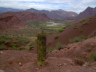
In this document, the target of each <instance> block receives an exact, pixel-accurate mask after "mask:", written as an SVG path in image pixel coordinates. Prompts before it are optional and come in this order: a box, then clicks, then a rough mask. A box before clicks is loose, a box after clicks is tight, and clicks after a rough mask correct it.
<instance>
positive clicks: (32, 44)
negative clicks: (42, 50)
mask: <svg viewBox="0 0 96 72" xmlns="http://www.w3.org/2000/svg"><path fill="white" fill-rule="evenodd" d="M35 43H36V42H32V43H31V44H29V45H28V46H32V45H33V44H35Z"/></svg>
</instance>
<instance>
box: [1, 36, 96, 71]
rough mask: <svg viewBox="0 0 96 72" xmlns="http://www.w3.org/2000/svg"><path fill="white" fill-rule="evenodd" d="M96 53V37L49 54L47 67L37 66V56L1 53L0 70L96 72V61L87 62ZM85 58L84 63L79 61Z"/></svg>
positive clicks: (12, 51)
mask: <svg viewBox="0 0 96 72" xmlns="http://www.w3.org/2000/svg"><path fill="white" fill-rule="evenodd" d="M91 51H96V37H95V38H91V39H88V40H84V41H82V42H78V43H74V44H69V45H67V46H66V47H64V48H63V49H61V50H55V51H52V52H49V53H47V56H46V66H45V67H38V66H37V54H36V53H32V52H24V51H17V50H2V52H1V51H0V69H1V70H4V71H5V72H96V61H91V62H90V61H87V60H86V59H88V58H89V57H90V52H91ZM78 56H82V57H83V58H84V62H82V61H80V60H78V59H77V57H78Z"/></svg>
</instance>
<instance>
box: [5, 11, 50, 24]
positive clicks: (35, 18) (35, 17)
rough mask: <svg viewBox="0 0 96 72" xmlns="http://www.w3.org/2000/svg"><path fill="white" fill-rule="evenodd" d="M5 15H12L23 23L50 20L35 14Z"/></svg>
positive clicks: (42, 15)
mask: <svg viewBox="0 0 96 72" xmlns="http://www.w3.org/2000/svg"><path fill="white" fill-rule="evenodd" d="M7 14H13V15H15V16H16V17H17V18H19V19H20V20H21V21H23V22H30V21H49V20H50V18H49V17H47V15H46V14H44V13H41V14H40V13H35V12H8V13H7Z"/></svg>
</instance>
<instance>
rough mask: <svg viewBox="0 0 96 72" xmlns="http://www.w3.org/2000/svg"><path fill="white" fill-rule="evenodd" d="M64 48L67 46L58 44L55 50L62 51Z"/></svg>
mask: <svg viewBox="0 0 96 72" xmlns="http://www.w3.org/2000/svg"><path fill="white" fill-rule="evenodd" d="M63 46H65V45H63V44H61V43H59V42H58V43H57V44H56V47H55V50H60V49H61V48H62V47H63Z"/></svg>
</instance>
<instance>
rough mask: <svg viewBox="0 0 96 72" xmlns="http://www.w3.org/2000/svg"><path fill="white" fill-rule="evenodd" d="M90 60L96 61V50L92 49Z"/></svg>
mask: <svg viewBox="0 0 96 72" xmlns="http://www.w3.org/2000/svg"><path fill="white" fill-rule="evenodd" d="M90 61H96V51H91V53H90Z"/></svg>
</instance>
